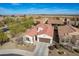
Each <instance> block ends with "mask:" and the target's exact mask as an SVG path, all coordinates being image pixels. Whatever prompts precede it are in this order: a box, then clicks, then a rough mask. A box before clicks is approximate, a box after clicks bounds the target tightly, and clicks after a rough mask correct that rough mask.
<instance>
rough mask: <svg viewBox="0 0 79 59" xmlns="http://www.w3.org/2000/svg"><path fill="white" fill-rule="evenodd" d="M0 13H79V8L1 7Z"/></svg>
mask: <svg viewBox="0 0 79 59" xmlns="http://www.w3.org/2000/svg"><path fill="white" fill-rule="evenodd" d="M0 14H79V10H76V9H73V10H72V9H65V8H33V7H32V8H25V9H11V8H3V7H0Z"/></svg>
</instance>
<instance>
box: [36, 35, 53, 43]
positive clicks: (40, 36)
mask: <svg viewBox="0 0 79 59" xmlns="http://www.w3.org/2000/svg"><path fill="white" fill-rule="evenodd" d="M39 38H47V39H50V44H51V43H52V41H53V37H51V36H48V35H46V34H42V35H37V42H39Z"/></svg>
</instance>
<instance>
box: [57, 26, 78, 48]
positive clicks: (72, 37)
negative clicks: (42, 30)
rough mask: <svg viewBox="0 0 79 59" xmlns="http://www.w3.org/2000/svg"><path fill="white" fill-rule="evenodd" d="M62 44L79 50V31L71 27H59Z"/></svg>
mask: <svg viewBox="0 0 79 59" xmlns="http://www.w3.org/2000/svg"><path fill="white" fill-rule="evenodd" d="M58 33H59V38H60V44H62V45H67V46H70V47H72V48H73V49H75V48H78V49H79V31H78V30H77V28H75V27H73V26H71V25H65V26H59V27H58Z"/></svg>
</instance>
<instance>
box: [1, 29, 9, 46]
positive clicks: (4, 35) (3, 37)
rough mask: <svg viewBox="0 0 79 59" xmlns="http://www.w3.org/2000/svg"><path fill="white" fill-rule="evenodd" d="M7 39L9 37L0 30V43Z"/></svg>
mask: <svg viewBox="0 0 79 59" xmlns="http://www.w3.org/2000/svg"><path fill="white" fill-rule="evenodd" d="M8 41H9V38H8V37H7V35H6V34H5V33H4V32H2V31H1V30H0V45H3V44H4V43H6V42H8Z"/></svg>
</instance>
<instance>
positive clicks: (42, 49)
mask: <svg viewBox="0 0 79 59" xmlns="http://www.w3.org/2000/svg"><path fill="white" fill-rule="evenodd" d="M48 46H49V44H47V43H37V46H36V49H35V51H34V56H48Z"/></svg>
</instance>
